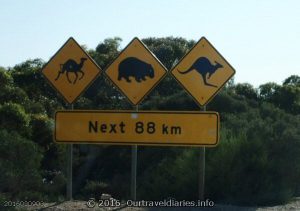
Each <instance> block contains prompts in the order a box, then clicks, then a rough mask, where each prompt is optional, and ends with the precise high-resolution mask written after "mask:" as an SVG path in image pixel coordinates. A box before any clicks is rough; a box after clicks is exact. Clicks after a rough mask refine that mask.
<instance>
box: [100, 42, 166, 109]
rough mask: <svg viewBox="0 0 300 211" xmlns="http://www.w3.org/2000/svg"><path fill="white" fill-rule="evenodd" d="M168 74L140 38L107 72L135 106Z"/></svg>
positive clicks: (120, 55) (131, 43)
mask: <svg viewBox="0 0 300 211" xmlns="http://www.w3.org/2000/svg"><path fill="white" fill-rule="evenodd" d="M166 73H167V70H166V68H165V67H164V65H163V64H162V63H161V62H160V61H159V60H158V59H157V58H156V57H155V56H154V54H153V53H152V52H151V51H150V50H149V49H148V48H147V47H146V46H145V45H144V44H143V43H142V41H140V40H139V39H138V38H134V39H133V40H132V41H131V42H130V43H129V44H128V45H127V47H125V49H124V50H123V51H122V52H121V53H120V54H119V56H118V57H117V58H116V59H115V60H114V61H113V62H112V63H111V64H110V65H109V67H108V68H107V69H106V70H105V74H106V75H107V76H108V78H110V80H111V81H112V82H113V83H114V85H115V86H116V87H117V88H118V89H119V90H120V91H121V92H122V93H123V95H125V96H126V97H127V98H128V100H129V101H130V102H131V103H132V104H133V105H137V104H138V103H140V102H141V101H142V100H143V98H144V97H145V96H146V95H147V94H148V93H149V92H150V91H151V90H152V89H153V88H154V87H155V86H156V85H157V84H158V83H159V82H160V80H162V79H163V77H164V76H165V75H166Z"/></svg>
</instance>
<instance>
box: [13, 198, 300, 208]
mask: <svg viewBox="0 0 300 211" xmlns="http://www.w3.org/2000/svg"><path fill="white" fill-rule="evenodd" d="M93 206H94V207H93ZM17 209H19V210H43V211H65V210H67V211H68V210H74V211H98V210H103V211H110V210H123V211H129V210H132V211H152V210H155V211H156V210H157V211H162V210H170V211H171V210H174V211H179V210H186V211H193V210H220V211H239V210H241V211H271V210H279V211H286V210H295V211H296V210H299V211H300V197H299V198H295V199H294V200H293V201H291V202H289V203H287V204H285V205H277V206H270V207H240V206H232V205H220V204H216V205H214V206H213V207H209V208H195V207H130V206H126V204H124V203H122V204H121V205H120V206H117V207H99V206H98V204H96V203H95V204H90V207H88V205H87V201H65V202H61V203H44V204H43V206H39V207H37V206H35V207H34V206H26V207H18V208H17Z"/></svg>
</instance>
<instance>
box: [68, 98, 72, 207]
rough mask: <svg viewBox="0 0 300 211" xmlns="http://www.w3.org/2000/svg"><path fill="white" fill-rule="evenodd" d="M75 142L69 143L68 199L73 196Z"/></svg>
mask: <svg viewBox="0 0 300 211" xmlns="http://www.w3.org/2000/svg"><path fill="white" fill-rule="evenodd" d="M70 107H71V110H73V109H74V105H73V104H71V105H70ZM72 161H73V144H68V145H67V200H69V201H71V200H72V199H73V197H72V191H73V190H72V189H73V187H72V186H73V184H72V183H73V181H72V180H73V176H72V175H73V174H72V173H73V162H72Z"/></svg>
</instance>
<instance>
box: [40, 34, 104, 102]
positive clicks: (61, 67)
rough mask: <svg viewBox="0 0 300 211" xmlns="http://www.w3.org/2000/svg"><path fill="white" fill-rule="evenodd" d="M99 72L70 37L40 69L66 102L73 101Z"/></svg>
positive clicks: (97, 67)
mask: <svg viewBox="0 0 300 211" xmlns="http://www.w3.org/2000/svg"><path fill="white" fill-rule="evenodd" d="M100 72H101V69H100V67H99V66H98V65H97V64H96V63H95V62H94V61H93V59H92V58H91V57H90V56H89V55H88V54H87V53H86V52H85V51H84V50H83V49H82V48H81V47H80V45H79V44H78V43H77V42H76V41H75V40H74V39H73V38H72V37H71V38H69V39H68V41H67V42H66V43H65V44H64V45H63V46H62V47H61V48H60V49H59V50H58V52H57V53H56V54H55V55H54V56H53V57H52V58H51V59H50V61H49V62H48V63H47V64H46V65H45V66H44V68H43V69H42V74H43V75H44V77H45V78H46V79H47V80H48V81H49V83H50V84H51V85H52V86H53V87H54V88H55V89H56V90H57V91H58V92H59V93H60V94H61V95H62V96H63V98H64V99H65V101H66V102H67V103H73V102H74V101H75V100H76V99H77V98H78V97H79V96H80V95H81V94H82V93H83V92H84V91H85V89H86V88H87V87H88V86H89V85H90V84H91V83H92V81H93V80H94V79H96V77H97V76H98V75H99V74H100Z"/></svg>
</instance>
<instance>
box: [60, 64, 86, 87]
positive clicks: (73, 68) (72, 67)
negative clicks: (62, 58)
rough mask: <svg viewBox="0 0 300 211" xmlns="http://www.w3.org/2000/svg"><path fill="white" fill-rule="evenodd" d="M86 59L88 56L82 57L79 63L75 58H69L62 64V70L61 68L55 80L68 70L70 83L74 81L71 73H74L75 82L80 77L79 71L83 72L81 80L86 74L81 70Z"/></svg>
mask: <svg viewBox="0 0 300 211" xmlns="http://www.w3.org/2000/svg"><path fill="white" fill-rule="evenodd" d="M86 60H87V58H81V59H80V63H79V64H77V62H76V61H74V60H73V59H68V60H67V61H66V62H65V63H64V64H60V70H59V72H58V75H57V77H56V78H55V80H56V81H57V80H58V78H59V77H60V75H61V74H64V72H66V73H67V74H66V75H67V79H68V81H69V83H72V81H71V80H70V78H69V73H74V74H75V79H74V81H73V84H75V83H76V81H77V79H78V73H81V77H80V78H79V80H81V79H82V78H83V76H84V72H83V71H82V70H81V68H82V67H83V64H84V62H85V61H86Z"/></svg>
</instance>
